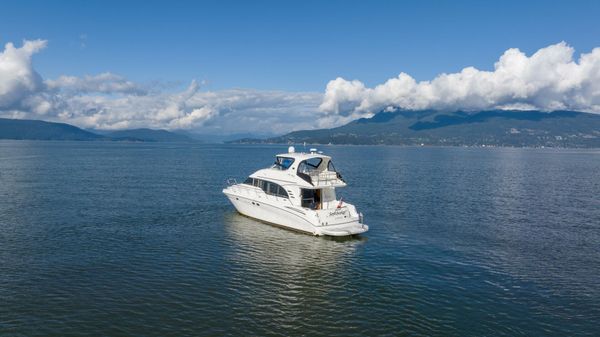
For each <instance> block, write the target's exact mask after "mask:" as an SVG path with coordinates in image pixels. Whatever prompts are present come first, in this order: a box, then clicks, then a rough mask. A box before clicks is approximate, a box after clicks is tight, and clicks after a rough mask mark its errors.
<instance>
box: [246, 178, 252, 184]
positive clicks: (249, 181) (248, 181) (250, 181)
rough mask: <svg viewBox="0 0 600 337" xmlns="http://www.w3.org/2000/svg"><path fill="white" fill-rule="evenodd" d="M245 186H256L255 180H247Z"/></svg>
mask: <svg viewBox="0 0 600 337" xmlns="http://www.w3.org/2000/svg"><path fill="white" fill-rule="evenodd" d="M244 184H246V185H254V179H253V178H248V179H246V181H244Z"/></svg>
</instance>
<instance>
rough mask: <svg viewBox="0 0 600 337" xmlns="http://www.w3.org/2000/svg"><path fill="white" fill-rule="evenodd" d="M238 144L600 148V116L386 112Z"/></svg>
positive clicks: (573, 112)
mask: <svg viewBox="0 0 600 337" xmlns="http://www.w3.org/2000/svg"><path fill="white" fill-rule="evenodd" d="M235 142H236V143H289V144H291V143H295V144H301V143H304V142H306V143H309V144H357V145H376V144H384V145H433V146H513V147H542V146H544V147H600V115H599V114H592V113H585V112H576V111H553V112H543V111H520V110H519V111H517V110H489V111H478V112H464V111H457V112H451V113H448V112H440V111H434V110H420V111H414V110H401V109H397V110H393V111H381V112H379V113H377V114H375V115H374V116H373V117H371V118H361V119H357V120H355V121H352V122H350V123H348V124H346V125H343V126H340V127H336V128H331V129H319V130H304V131H294V132H291V133H288V134H285V135H283V136H278V137H271V138H267V139H252V138H245V139H240V140H237V141H235Z"/></svg>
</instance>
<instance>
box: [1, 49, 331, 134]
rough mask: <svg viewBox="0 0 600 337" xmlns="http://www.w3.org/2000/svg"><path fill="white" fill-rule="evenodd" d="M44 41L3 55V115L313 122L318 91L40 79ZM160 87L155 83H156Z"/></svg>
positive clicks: (276, 129)
mask: <svg viewBox="0 0 600 337" xmlns="http://www.w3.org/2000/svg"><path fill="white" fill-rule="evenodd" d="M46 45H47V43H46V41H43V40H36V41H25V42H24V43H23V45H22V46H21V47H20V48H17V47H15V46H14V45H13V44H12V43H8V44H7V45H6V46H5V50H4V51H3V52H2V53H1V54H0V116H4V117H11V118H34V119H44V120H56V121H63V122H67V123H72V124H75V125H77V126H80V127H84V128H96V129H107V130H115V129H126V128H139V127H150V128H166V129H195V130H200V131H202V130H208V131H211V132H219V133H233V132H249V131H250V132H252V131H254V132H261V133H284V132H288V131H291V130H296V129H300V128H304V129H306V128H314V125H315V124H314V121H315V116H321V115H323V114H322V113H320V112H319V111H318V109H317V108H318V105H319V103H320V102H321V99H322V94H320V93H298V92H283V91H259V90H251V89H230V90H220V91H203V90H201V86H200V84H198V82H196V81H192V82H191V84H190V85H189V86H188V87H187V88H185V89H184V90H182V91H180V92H175V93H165V92H161V91H160V90H158V91H156V90H148V89H147V87H146V86H144V85H140V84H138V83H135V82H133V81H129V80H128V79H126V78H125V77H123V76H120V75H117V74H113V73H110V72H106V73H102V74H98V75H94V76H83V77H76V76H66V75H65V76H60V77H58V78H56V79H46V80H44V79H42V77H41V76H40V75H39V74H38V73H37V72H36V71H35V69H34V68H33V66H32V64H31V57H32V55H34V54H35V53H36V52H38V51H40V50H42V49H43V48H44V47H46ZM156 87H158V86H156Z"/></svg>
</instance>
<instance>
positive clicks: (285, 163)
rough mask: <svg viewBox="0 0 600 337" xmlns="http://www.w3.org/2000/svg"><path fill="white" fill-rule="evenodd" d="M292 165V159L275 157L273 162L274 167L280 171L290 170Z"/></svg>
mask: <svg viewBox="0 0 600 337" xmlns="http://www.w3.org/2000/svg"><path fill="white" fill-rule="evenodd" d="M293 163H294V158H289V157H277V160H276V161H275V167H277V168H279V169H280V170H287V169H289V168H290V166H292V164H293Z"/></svg>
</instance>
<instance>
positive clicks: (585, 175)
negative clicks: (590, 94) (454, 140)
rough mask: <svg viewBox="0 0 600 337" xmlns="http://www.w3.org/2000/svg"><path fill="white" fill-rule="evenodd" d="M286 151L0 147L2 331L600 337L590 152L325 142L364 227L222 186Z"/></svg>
mask: <svg viewBox="0 0 600 337" xmlns="http://www.w3.org/2000/svg"><path fill="white" fill-rule="evenodd" d="M286 148H287V147H286V146H234V145H190V144H158V143H156V144H149V143H121V142H34V141H32V142H30V141H1V142H0V335H2V336H50V335H53V336H103V335H106V336H116V335H137V336H202V335H212V336H219V335H230V336H277V335H279V336H295V335H305V336H319V335H322V336H325V335H326V336H366V335H389V336H395V335H405V334H411V335H412V334H419V335H456V336H466V335H474V336H480V335H500V334H502V335H510V336H515V335H560V336H573V335H598V334H600V323H599V322H600V151H598V150H564V149H562V150H559V149H497V148H494V149H490V148H485V149H476V148H414V147H345V146H333V147H322V148H320V150H324V151H325V153H326V154H330V155H332V156H333V158H334V162H335V166H336V168H338V169H339V170H340V171H341V172H342V174H343V175H344V177H345V178H346V180H347V181H348V182H349V186H348V187H347V188H345V189H343V190H341V191H340V192H339V194H340V195H341V196H343V197H344V200H348V201H349V202H351V203H354V204H356V205H357V206H358V208H359V210H360V211H362V212H363V213H364V215H365V221H366V222H367V223H368V224H369V225H370V228H371V230H370V231H369V232H368V233H366V235H363V236H362V237H360V238H358V239H350V240H332V239H326V238H317V237H312V236H308V235H304V234H298V233H295V232H290V231H287V230H285V229H281V228H275V227H271V226H269V225H265V224H262V223H259V222H256V221H253V220H251V219H248V218H245V217H242V216H240V215H238V214H237V213H236V212H235V210H234V208H233V207H232V206H231V205H230V204H229V202H228V201H227V199H226V198H225V197H224V195H223V194H222V192H221V190H222V188H223V186H224V184H225V180H226V179H227V178H228V177H237V178H238V181H239V180H240V179H242V178H245V177H246V176H247V175H248V174H249V173H251V172H253V171H254V170H256V169H259V168H261V167H265V166H268V165H269V164H270V163H271V162H272V161H273V155H274V154H276V153H280V152H285V151H286Z"/></svg>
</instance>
